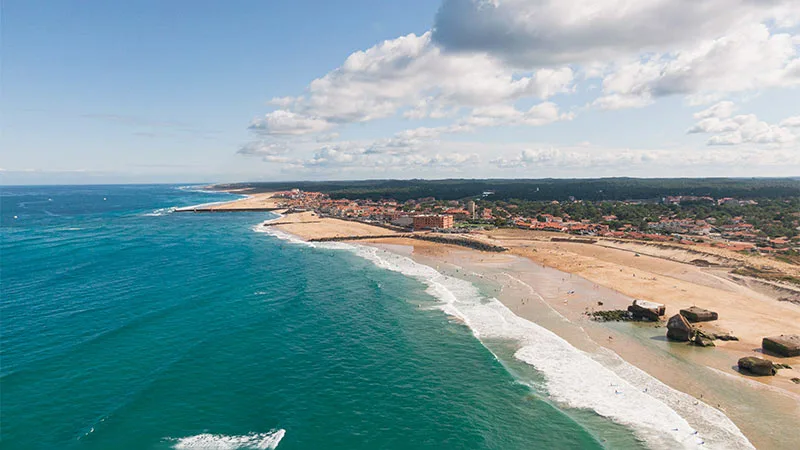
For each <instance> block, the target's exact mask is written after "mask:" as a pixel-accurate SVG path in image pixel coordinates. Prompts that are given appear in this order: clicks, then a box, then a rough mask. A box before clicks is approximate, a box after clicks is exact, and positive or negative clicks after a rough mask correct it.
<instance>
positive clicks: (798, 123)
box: [779, 116, 800, 128]
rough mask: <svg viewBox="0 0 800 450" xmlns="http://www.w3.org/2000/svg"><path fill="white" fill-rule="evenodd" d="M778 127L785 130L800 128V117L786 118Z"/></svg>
mask: <svg viewBox="0 0 800 450" xmlns="http://www.w3.org/2000/svg"><path fill="white" fill-rule="evenodd" d="M779 125H780V126H782V127H787V128H796V127H800V116H793V117H787V118H786V119H783V120H782V121H781V123H780V124H779Z"/></svg>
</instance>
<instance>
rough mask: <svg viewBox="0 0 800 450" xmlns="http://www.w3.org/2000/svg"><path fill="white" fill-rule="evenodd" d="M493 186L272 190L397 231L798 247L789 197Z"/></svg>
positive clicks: (300, 205)
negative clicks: (574, 194) (616, 196)
mask: <svg viewBox="0 0 800 450" xmlns="http://www.w3.org/2000/svg"><path fill="white" fill-rule="evenodd" d="M492 194H493V192H492V191H486V192H483V194H482V195H480V196H477V197H476V198H472V199H465V200H447V201H445V200H437V199H436V198H434V197H425V198H419V199H410V200H407V201H404V202H398V201H396V200H393V199H384V200H365V199H348V198H331V197H330V196H329V195H327V194H325V193H321V192H305V191H302V190H300V189H292V190H289V191H281V192H277V193H275V194H274V195H273V197H275V198H278V199H279V205H280V207H281V208H283V209H287V211H288V212H300V211H314V212H316V213H317V214H319V215H321V216H327V217H334V218H339V219H345V220H352V221H359V222H364V223H369V224H371V225H378V226H382V227H385V228H390V229H395V230H402V231H421V230H430V231H436V232H440V233H468V232H470V231H476V230H482V229H488V228H494V227H515V228H520V229H526V230H536V231H545V232H555V233H566V234H573V235H583V236H601V237H610V238H624V239H635V240H643V241H654V242H677V243H681V244H690V245H700V246H709V247H718V248H725V249H729V250H733V251H742V252H758V253H761V254H782V255H790V256H794V257H796V256H797V253H798V251H800V232H799V231H800V212H798V210H796V209H795V208H794V204H788V203H787V204H786V205H781V204H780V203H779V204H778V205H777V208H778V209H779V210H780V209H781V208H782V209H784V210H786V211H788V212H786V211H783V212H781V211H779V212H778V213H775V212H774V209H775V208H776V206H775V205H774V204H773V205H766V204H765V205H763V208H761V209H759V201H756V200H752V199H747V200H737V199H735V198H730V197H723V198H712V197H708V196H702V197H697V196H666V197H663V198H661V199H659V200H658V201H651V202H643V201H635V200H631V201H615V202H602V203H601V202H588V201H583V200H577V199H574V198H571V199H570V200H568V201H555V200H553V201H550V202H541V201H539V202H531V201H525V200H520V201H494V200H492V199H491V197H492ZM793 201H795V200H793ZM764 202H772V203H775V202H776V201H775V200H764ZM778 202H780V201H778ZM786 202H788V201H786ZM740 210H745V211H756V212H755V213H752V214H750V215H751V216H753V217H752V218H751V217H748V216H747V215H744V214H743V215H731V213H736V212H738V211H740ZM761 210H765V211H766V212H765V213H764V214H761V215H768V216H770V217H769V218H768V219H767V220H761V219H759V218H758V217H759V214H760V213H761ZM776 214H777V216H780V217H777V216H776ZM786 216H788V217H786ZM752 222H756V223H752ZM757 225H760V226H757Z"/></svg>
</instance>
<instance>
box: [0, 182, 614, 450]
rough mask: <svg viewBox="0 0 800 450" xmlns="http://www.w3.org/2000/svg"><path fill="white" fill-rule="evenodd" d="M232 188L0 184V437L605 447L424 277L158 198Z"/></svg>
mask: <svg viewBox="0 0 800 450" xmlns="http://www.w3.org/2000/svg"><path fill="white" fill-rule="evenodd" d="M231 198H233V196H230V195H227V194H218V193H204V192H197V191H191V190H185V189H179V188H178V187H177V186H160V185H159V186H91V187H77V186H68V187H3V188H2V204H1V205H0V208H1V209H0V210H1V212H2V254H1V255H0V262H1V264H2V266H1V267H0V269H1V272H0V276H1V277H2V278H1V279H0V287H1V291H0V293H1V294H2V305H1V306H0V314H2V316H1V317H0V319H1V323H2V348H1V349H0V352H1V353H0V356H1V357H2V364H1V365H0V385H1V386H2V408H1V409H0V414H2V416H1V418H2V423H1V424H0V425H1V426H2V428H1V429H0V433H2V434H1V435H0V438H1V440H0V446H2V448H4V449H36V448H59V449H71V448H76V449H111V448H113V449H147V448H170V447H173V446H179V447H180V446H181V445H183V446H190V445H192V442H194V443H197V441H201V440H202V439H206V440H205V441H204V442H205V443H207V444H208V443H211V444H215V445H218V447H211V448H237V446H238V447H243V448H247V447H246V445H245V443H248V442H249V445H251V447H253V448H259V445H260V446H261V447H260V448H270V445H274V442H275V441H276V440H277V439H276V437H277V435H276V434H275V433H276V432H279V433H282V434H283V439H282V440H280V444H279V448H280V449H282V450H283V449H318V448H330V449H333V448H341V449H355V448H381V449H389V448H469V449H478V448H491V449H517V448H551V449H561V448H564V449H567V448H599V447H600V444H599V442H598V441H599V439H597V438H595V437H594V436H593V434H592V433H590V432H589V431H587V427H586V425H585V424H580V423H579V422H576V419H575V418H574V415H572V414H569V415H568V414H565V413H564V412H563V411H560V410H558V409H557V408H555V407H554V406H551V405H550V404H549V403H548V402H547V401H545V399H543V398H542V397H541V396H539V395H537V394H536V393H534V392H533V391H532V390H531V388H529V387H527V386H526V385H525V384H523V383H520V382H518V379H516V378H514V377H513V376H512V375H511V374H510V373H509V371H508V370H507V368H506V367H504V365H503V364H501V363H500V362H499V361H498V360H497V359H496V358H495V357H494V356H493V355H492V353H490V352H489V351H488V350H487V349H486V348H484V347H483V346H482V345H481V344H480V342H479V341H478V340H476V339H475V338H474V337H473V336H472V334H471V333H470V330H469V329H468V328H467V327H466V326H464V325H461V324H459V323H456V322H454V321H453V320H452V319H451V318H448V317H447V316H446V315H444V314H443V313H442V312H441V311H438V310H435V309H430V308H420V305H427V304H433V303H435V302H436V300H435V299H434V298H432V297H431V296H430V295H428V294H427V293H426V292H425V286H424V285H422V284H421V283H420V282H418V281H416V280H413V279H410V278H407V277H405V276H403V275H401V274H398V273H395V272H389V271H385V270H382V269H379V268H377V267H375V266H374V265H373V264H372V263H370V262H369V261H367V260H364V259H361V258H359V257H358V256H356V255H354V254H352V253H349V252H343V251H337V250H332V249H321V248H307V247H303V246H298V245H292V244H290V243H286V242H284V241H281V240H279V239H277V238H275V237H272V236H269V235H266V234H263V233H256V232H254V231H253V227H254V226H255V225H256V224H258V223H259V222H261V221H263V220H265V219H266V218H268V217H269V214H267V213H264V214H261V213H232V214H195V213H170V212H169V210H167V209H166V208H169V207H173V206H186V205H192V204H198V203H204V202H211V201H221V200H227V199H231ZM279 430H283V431H279ZM206 433H209V434H213V435H216V437H214V438H210V437H205V438H204V437H203V436H201V437H197V438H195V439H196V440H195V441H180V439H181V438H187V437H192V436H199V435H203V434H206ZM270 433H271V434H270ZM253 434H255V435H253ZM248 435H250V437H247V436H248ZM270 436H271V438H270ZM270 439H272V440H270ZM259 441H260V442H261V443H260V444H259V443H258V442H259ZM226 445H227V446H226ZM187 448H188V447H187Z"/></svg>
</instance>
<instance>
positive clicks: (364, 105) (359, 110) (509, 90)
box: [281, 33, 574, 123]
mask: <svg viewBox="0 0 800 450" xmlns="http://www.w3.org/2000/svg"><path fill="white" fill-rule="evenodd" d="M573 76H574V74H573V71H572V69H570V68H569V67H561V68H554V69H550V68H548V69H541V70H538V71H535V72H531V71H516V70H513V69H512V68H510V67H508V66H506V65H504V64H503V63H502V62H501V61H500V60H498V59H496V58H494V57H492V56H491V55H488V54H485V53H444V52H442V51H441V49H440V48H439V47H437V46H436V45H435V44H434V43H433V42H432V41H431V34H430V33H424V34H422V35H420V36H417V35H415V34H409V35H407V36H402V37H399V38H397V39H393V40H388V41H384V42H382V43H380V44H378V45H375V46H373V47H371V48H369V49H367V50H365V51H359V52H355V53H353V54H351V55H350V56H349V57H348V58H347V59H346V60H345V62H344V64H342V66H341V67H339V68H337V69H336V70H334V71H332V72H330V73H328V74H327V75H325V76H323V77H321V78H318V79H316V80H314V81H312V82H311V84H310V85H309V87H308V90H307V93H306V95H304V96H303V97H298V98H297V99H296V101H295V102H294V103H293V104H292V108H293V109H292V110H293V111H295V112H297V113H300V114H305V115H309V116H314V117H319V118H321V119H324V120H327V121H329V122H335V123H349V122H365V121H370V120H374V119H378V118H383V117H389V116H392V115H394V114H395V113H397V112H398V110H400V109H402V108H409V109H408V111H406V113H405V115H406V116H407V117H410V118H424V117H434V118H442V117H448V116H452V115H453V114H454V113H455V112H457V110H458V108H462V107H466V108H470V107H473V106H483V105H493V104H498V103H508V102H513V101H515V100H518V99H520V98H538V99H546V98H549V97H551V96H553V95H555V94H557V93H560V92H568V91H569V90H570V86H571V83H572V80H573ZM281 103H282V102H281Z"/></svg>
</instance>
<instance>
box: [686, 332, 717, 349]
mask: <svg viewBox="0 0 800 450" xmlns="http://www.w3.org/2000/svg"><path fill="white" fill-rule="evenodd" d="M689 343H690V344H694V345H696V346H698V347H716V346H715V345H714V337H713V335H712V336H709V335H707V334H705V333H703V332H702V331H700V330H694V333H692V337H691V339H689Z"/></svg>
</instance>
